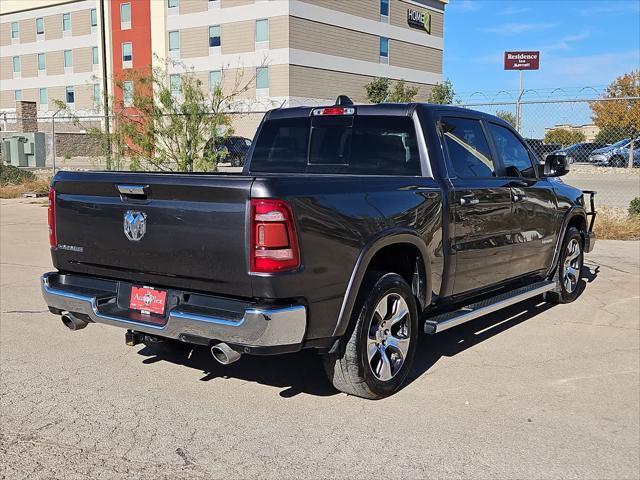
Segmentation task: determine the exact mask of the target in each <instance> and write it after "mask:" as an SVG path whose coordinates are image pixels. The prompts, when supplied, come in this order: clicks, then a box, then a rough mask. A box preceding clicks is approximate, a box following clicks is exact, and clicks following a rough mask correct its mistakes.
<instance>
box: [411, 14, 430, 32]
mask: <svg viewBox="0 0 640 480" xmlns="http://www.w3.org/2000/svg"><path fill="white" fill-rule="evenodd" d="M407 23H408V24H409V25H410V26H412V27H417V28H423V29H424V30H425V32H427V33H429V34H430V33H431V15H430V14H428V13H426V12H419V11H418V10H414V9H412V8H409V9H408V10H407Z"/></svg>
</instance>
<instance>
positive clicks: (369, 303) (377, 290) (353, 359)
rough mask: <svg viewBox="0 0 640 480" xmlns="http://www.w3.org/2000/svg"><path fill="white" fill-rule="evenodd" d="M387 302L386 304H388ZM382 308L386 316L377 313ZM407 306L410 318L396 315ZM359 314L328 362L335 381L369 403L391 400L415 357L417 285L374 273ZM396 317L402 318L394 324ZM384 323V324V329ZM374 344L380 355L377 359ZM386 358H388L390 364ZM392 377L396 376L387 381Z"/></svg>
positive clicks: (361, 297)
mask: <svg viewBox="0 0 640 480" xmlns="http://www.w3.org/2000/svg"><path fill="white" fill-rule="evenodd" d="M400 297H401V299H402V300H403V301H404V304H403V303H402V301H401V300H400ZM383 299H386V301H385V302H383ZM379 304H380V305H382V307H381V308H385V307H384V305H386V310H385V312H386V313H385V315H384V318H383V317H382V316H381V315H380V313H379V312H376V308H377V307H378V305H379ZM405 306H406V307H407V310H408V313H407V314H406V315H399V314H396V313H397V312H398V311H399V310H398V309H400V308H401V309H404V307H405ZM353 315H354V318H353V322H352V325H351V327H350V329H349V330H347V332H346V334H345V336H344V337H343V338H342V340H341V342H340V344H339V346H338V349H337V351H336V352H335V353H333V354H328V355H325V356H324V358H323V363H324V367H325V371H326V373H327V376H328V377H329V381H331V383H333V386H334V387H335V388H337V389H338V390H340V391H342V392H344V393H347V394H349V395H355V396H358V397H362V398H368V399H380V398H384V397H387V396H389V395H391V394H392V393H394V392H396V391H397V390H398V389H400V387H401V386H402V384H403V383H404V381H405V379H406V377H407V374H408V373H409V371H410V370H411V366H412V364H413V358H414V356H415V350H416V344H417V340H418V309H417V305H416V300H415V297H414V296H413V292H412V291H411V287H410V286H409V284H408V283H407V282H406V281H405V280H404V279H403V278H402V277H401V276H400V275H398V274H396V273H382V272H370V273H368V274H367V275H366V276H365V280H364V281H363V283H362V287H361V289H360V294H359V298H358V301H357V303H356V306H355V308H354V312H353ZM395 318H398V319H400V320H398V321H397V323H395V324H392V322H393V320H394V319H395ZM385 319H386V320H385ZM378 324H382V325H381V327H382V328H379V325H378ZM407 326H408V330H407V329H406V328H407ZM394 328H395V329H396V330H395V331H394ZM399 337H400V338H402V346H403V348H404V349H406V352H405V354H404V355H403V354H402V350H401V349H400V347H398V345H399V344H398V342H397V341H398V338H399ZM378 340H379V343H378ZM407 341H408V346H407V344H406V342H407ZM394 342H395V343H394ZM368 345H369V348H371V349H372V351H374V353H373V356H372V357H371V359H370V358H369V353H368V348H367V346H368ZM396 347H398V348H396ZM382 355H385V356H386V362H385V361H384V359H383V358H382ZM401 358H402V359H403V361H402V362H400V359H401ZM373 363H375V364H376V367H378V373H374V367H373V366H372V364H373ZM385 367H388V370H387V369H386V368H385ZM394 367H396V368H395V369H394ZM387 373H392V376H391V378H389V379H384V380H382V379H381V378H382V377H385V376H387Z"/></svg>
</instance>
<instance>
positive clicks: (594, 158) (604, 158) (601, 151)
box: [587, 138, 631, 165]
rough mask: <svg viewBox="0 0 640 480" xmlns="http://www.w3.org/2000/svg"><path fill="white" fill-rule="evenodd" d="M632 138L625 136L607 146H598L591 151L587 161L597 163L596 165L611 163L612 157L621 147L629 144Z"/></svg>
mask: <svg viewBox="0 0 640 480" xmlns="http://www.w3.org/2000/svg"><path fill="white" fill-rule="evenodd" d="M630 140H631V139H630V138H623V139H622V140H620V141H618V142H616V143H613V144H611V145H608V146H606V147H602V148H597V149H595V150H594V151H593V152H591V155H589V158H588V159H587V161H588V162H589V163H595V164H596V165H609V160H611V157H613V156H614V155H615V154H616V152H617V151H618V150H619V149H620V148H621V147H624V146H625V145H627V144H628V143H629V141H630Z"/></svg>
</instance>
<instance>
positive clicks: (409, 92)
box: [389, 80, 418, 103]
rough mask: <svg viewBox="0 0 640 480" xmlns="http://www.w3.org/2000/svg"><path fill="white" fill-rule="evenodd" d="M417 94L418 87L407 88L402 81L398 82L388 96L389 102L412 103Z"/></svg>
mask: <svg viewBox="0 0 640 480" xmlns="http://www.w3.org/2000/svg"><path fill="white" fill-rule="evenodd" d="M417 94H418V87H408V86H407V85H406V84H405V81H404V80H398V81H397V82H396V83H395V84H394V85H393V89H392V90H391V93H390V94H389V101H390V102H394V103H407V102H413V100H414V99H415V98H416V95H417Z"/></svg>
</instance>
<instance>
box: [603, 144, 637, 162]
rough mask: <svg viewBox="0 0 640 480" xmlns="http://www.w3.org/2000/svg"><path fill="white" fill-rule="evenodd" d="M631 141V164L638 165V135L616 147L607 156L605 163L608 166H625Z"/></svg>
mask: <svg viewBox="0 0 640 480" xmlns="http://www.w3.org/2000/svg"><path fill="white" fill-rule="evenodd" d="M632 142H633V166H634V167H640V137H639V138H636V139H633V140H628V141H627V142H626V143H625V144H624V145H622V146H619V147H617V148H616V149H615V150H613V152H611V155H610V156H609V159H608V162H607V165H609V166H610V167H626V166H628V165H629V149H630V148H631V143H632Z"/></svg>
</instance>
